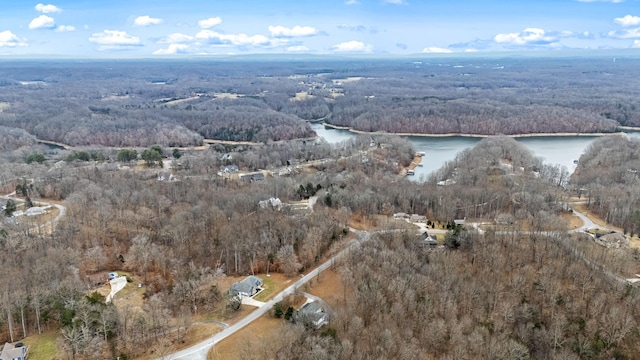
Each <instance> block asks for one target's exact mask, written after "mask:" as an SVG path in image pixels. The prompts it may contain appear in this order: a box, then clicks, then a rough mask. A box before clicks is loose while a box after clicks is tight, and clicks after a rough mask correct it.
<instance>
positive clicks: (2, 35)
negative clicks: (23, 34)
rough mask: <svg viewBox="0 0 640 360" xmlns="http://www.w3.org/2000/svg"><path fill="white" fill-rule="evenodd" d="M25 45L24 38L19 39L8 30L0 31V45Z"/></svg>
mask: <svg viewBox="0 0 640 360" xmlns="http://www.w3.org/2000/svg"><path fill="white" fill-rule="evenodd" d="M22 46H27V43H26V41H25V40H24V39H20V38H19V37H18V36H17V35H16V34H14V33H12V32H11V31H9V30H5V31H0V47H22Z"/></svg>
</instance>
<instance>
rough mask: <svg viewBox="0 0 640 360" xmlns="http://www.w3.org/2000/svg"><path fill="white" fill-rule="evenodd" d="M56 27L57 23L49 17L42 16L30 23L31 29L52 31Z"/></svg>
mask: <svg viewBox="0 0 640 360" xmlns="http://www.w3.org/2000/svg"><path fill="white" fill-rule="evenodd" d="M55 26H56V21H55V20H54V19H53V18H52V17H49V16H47V15H40V16H38V17H37V18H35V19H33V20H31V22H30V23H29V29H31V30H35V29H51V28H54V27H55Z"/></svg>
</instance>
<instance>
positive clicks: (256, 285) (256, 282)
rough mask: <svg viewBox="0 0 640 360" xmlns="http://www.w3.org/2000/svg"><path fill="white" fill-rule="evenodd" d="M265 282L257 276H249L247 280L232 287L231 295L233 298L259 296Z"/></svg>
mask: <svg viewBox="0 0 640 360" xmlns="http://www.w3.org/2000/svg"><path fill="white" fill-rule="evenodd" d="M263 284H264V282H263V281H262V279H260V278H259V277H257V276H247V278H246V279H244V280H242V281H240V282H237V283H235V284H233V285H231V288H230V289H229V294H230V295H231V296H238V295H240V296H247V297H252V296H253V295H255V294H257V293H258V292H259V291H260V290H261V287H262V285H263Z"/></svg>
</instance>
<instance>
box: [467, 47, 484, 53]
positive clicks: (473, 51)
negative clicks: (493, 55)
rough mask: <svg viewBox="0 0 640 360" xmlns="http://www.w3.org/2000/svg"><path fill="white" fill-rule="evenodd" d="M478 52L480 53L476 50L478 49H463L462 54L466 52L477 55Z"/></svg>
mask: <svg viewBox="0 0 640 360" xmlns="http://www.w3.org/2000/svg"><path fill="white" fill-rule="evenodd" d="M479 51H480V50H478V49H472V48H470V49H464V52H466V53H477V52H479Z"/></svg>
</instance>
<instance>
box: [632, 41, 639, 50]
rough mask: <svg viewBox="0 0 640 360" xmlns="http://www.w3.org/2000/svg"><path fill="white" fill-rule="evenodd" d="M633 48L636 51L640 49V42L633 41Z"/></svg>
mask: <svg viewBox="0 0 640 360" xmlns="http://www.w3.org/2000/svg"><path fill="white" fill-rule="evenodd" d="M631 47H632V48H634V49H640V40H633V44H632V45H631Z"/></svg>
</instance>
